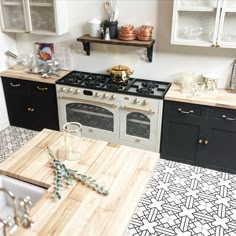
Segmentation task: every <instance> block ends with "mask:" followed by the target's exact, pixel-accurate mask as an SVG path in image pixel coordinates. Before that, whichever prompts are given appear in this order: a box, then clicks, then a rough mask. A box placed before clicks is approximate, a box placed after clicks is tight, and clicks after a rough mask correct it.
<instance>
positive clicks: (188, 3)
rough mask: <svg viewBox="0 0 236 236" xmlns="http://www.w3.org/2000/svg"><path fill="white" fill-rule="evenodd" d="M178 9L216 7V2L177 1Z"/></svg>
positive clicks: (213, 0)
mask: <svg viewBox="0 0 236 236" xmlns="http://www.w3.org/2000/svg"><path fill="white" fill-rule="evenodd" d="M177 4H178V6H179V7H191V8H201V7H216V6H217V0H178V2H177Z"/></svg>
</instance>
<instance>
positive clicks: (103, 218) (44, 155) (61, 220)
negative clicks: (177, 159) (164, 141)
mask: <svg viewBox="0 0 236 236" xmlns="http://www.w3.org/2000/svg"><path fill="white" fill-rule="evenodd" d="M63 144H64V140H63V134H62V133H61V132H57V131H52V130H48V129H44V130H43V131H41V132H40V133H39V134H38V135H36V136H35V137H34V138H33V139H32V140H31V141H29V142H28V143H26V144H25V145H24V146H23V147H22V148H21V149H20V150H18V151H17V152H15V153H14V154H13V155H12V157H11V158H9V159H8V160H6V161H4V162H3V163H2V164H1V165H0V173H2V174H4V175H8V176H11V177H14V178H17V179H21V180H24V181H27V182H30V183H33V184H36V185H39V186H43V187H46V188H48V191H47V192H46V193H45V194H44V195H43V197H42V198H41V199H40V201H39V202H37V203H36V205H35V206H34V207H33V208H32V209H31V214H32V218H33V221H34V224H33V226H32V227H31V228H29V229H23V228H19V229H18V230H17V231H16V232H15V233H14V235H20V236H23V235H27V236H28V235H30V236H34V235H42V236H44V235H65V236H68V235H76V236H77V235H78V236H79V235H80V236H83V235H91V236H95V235H96V236H99V235H102V236H121V235H124V234H125V232H126V229H127V226H128V224H129V222H130V220H131V218H132V215H133V213H134V211H135V209H136V207H137V203H138V201H139V199H140V197H141V195H142V193H143V191H144V189H145V185H146V184H147V181H148V179H149V178H150V176H151V174H152V170H153V169H154V166H155V165H156V164H157V162H158V160H159V154H158V153H153V152H149V151H144V150H139V149H135V148H131V147H126V146H120V145H114V144H110V143H107V142H105V141H100V140H95V139H88V138H85V139H84V140H83V157H82V159H81V160H80V162H79V163H78V162H76V161H68V160H65V156H64V150H63ZM47 146H49V147H50V149H51V150H52V152H53V153H55V154H56V156H57V157H58V158H59V159H60V160H61V161H62V162H63V163H64V164H65V165H66V166H67V167H69V168H71V169H77V170H78V171H79V172H80V173H84V174H87V175H89V176H91V177H93V178H94V179H96V180H97V181H98V183H99V184H102V185H104V186H106V187H107V188H108V190H109V195H108V196H103V195H100V194H98V193H97V192H95V191H93V190H91V189H90V188H88V187H87V186H85V185H83V184H82V183H78V182H75V184H74V186H73V187H66V188H65V189H63V191H62V199H61V200H57V199H53V198H52V197H51V196H52V191H53V185H52V184H53V181H54V170H53V168H52V167H51V165H50V163H51V160H52V159H51V157H50V155H49V154H48V152H47Z"/></svg>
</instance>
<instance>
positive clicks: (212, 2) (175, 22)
mask: <svg viewBox="0 0 236 236" xmlns="http://www.w3.org/2000/svg"><path fill="white" fill-rule="evenodd" d="M235 25H236V0H174V8H173V19H172V34H171V43H172V44H181V45H192V46H205V47H230V48H236V27H235Z"/></svg>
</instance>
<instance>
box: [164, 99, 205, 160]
mask: <svg viewBox="0 0 236 236" xmlns="http://www.w3.org/2000/svg"><path fill="white" fill-rule="evenodd" d="M204 116H205V110H204V109H203V107H201V106H197V105H192V104H187V103H178V102H168V101H165V103H164V116H163V126H162V141H161V157H162V158H166V159H171V160H180V161H185V162H189V163H193V162H195V161H196V160H197V155H198V152H199V141H200V140H201V137H203V136H204V133H203V131H202V125H203V122H204V119H203V117H204Z"/></svg>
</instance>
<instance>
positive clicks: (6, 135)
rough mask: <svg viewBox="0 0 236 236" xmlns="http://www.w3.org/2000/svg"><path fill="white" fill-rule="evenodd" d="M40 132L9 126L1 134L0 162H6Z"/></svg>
mask: <svg viewBox="0 0 236 236" xmlns="http://www.w3.org/2000/svg"><path fill="white" fill-rule="evenodd" d="M37 133H38V132H37V131H34V130H29V129H24V128H19V127H15V126H9V127H8V128H6V129H4V130H2V131H1V132H0V162H2V161H4V160H6V159H7V158H8V157H10V156H11V154H12V153H14V152H15V151H16V150H18V149H19V148H20V147H21V146H22V145H24V144H25V143H26V142H28V141H29V140H30V139H32V138H33V137H34V136H35V135H36V134H37Z"/></svg>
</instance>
